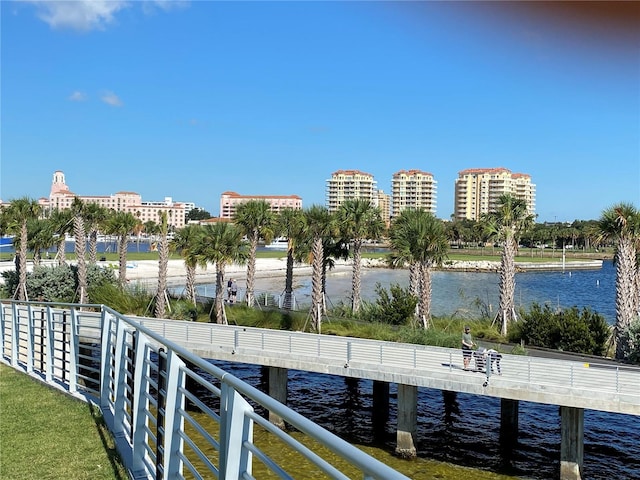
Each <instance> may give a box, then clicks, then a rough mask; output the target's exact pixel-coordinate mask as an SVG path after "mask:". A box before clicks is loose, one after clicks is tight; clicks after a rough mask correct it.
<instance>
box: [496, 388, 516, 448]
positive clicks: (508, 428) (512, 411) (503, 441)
mask: <svg viewBox="0 0 640 480" xmlns="http://www.w3.org/2000/svg"><path fill="white" fill-rule="evenodd" d="M519 406H520V402H519V401H518V400H511V399H509V398H502V399H500V446H501V447H502V449H503V450H512V449H513V448H514V447H515V446H516V444H517V443H518V408H519Z"/></svg>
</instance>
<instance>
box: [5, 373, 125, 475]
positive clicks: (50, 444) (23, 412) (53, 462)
mask: <svg viewBox="0 0 640 480" xmlns="http://www.w3.org/2000/svg"><path fill="white" fill-rule="evenodd" d="M0 406H1V410H2V421H1V422H0V451H1V452H2V462H1V466H0V476H1V477H2V478H4V479H18V478H19V479H23V480H30V479H33V480H41V479H57V478H66V479H70V480H84V479H86V480H89V479H91V480H100V479H105V480H107V479H117V480H125V479H126V478H128V475H127V471H126V469H125V468H124V466H123V465H122V462H121V460H120V458H119V456H118V454H117V452H116V449H115V444H114V441H113V438H112V435H111V433H110V432H109V430H108V429H107V427H106V425H105V423H104V420H103V418H102V415H101V414H100V409H99V408H97V407H96V406H95V405H93V404H91V403H85V402H83V401H81V400H78V399H75V398H73V397H70V396H69V395H67V394H65V393H63V392H59V391H57V390H55V389H53V388H51V387H48V386H45V385H44V384H42V383H40V382H39V381H38V380H36V379H34V378H31V377H29V376H28V375H25V374H24V373H21V372H18V371H17V370H14V369H13V368H11V367H8V366H6V365H3V364H0Z"/></svg>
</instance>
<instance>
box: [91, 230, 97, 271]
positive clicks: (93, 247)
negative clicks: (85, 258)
mask: <svg viewBox="0 0 640 480" xmlns="http://www.w3.org/2000/svg"><path fill="white" fill-rule="evenodd" d="M89 263H91V264H93V265H95V264H96V263H98V231H97V230H91V232H89Z"/></svg>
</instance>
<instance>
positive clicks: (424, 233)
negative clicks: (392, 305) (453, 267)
mask: <svg viewBox="0 0 640 480" xmlns="http://www.w3.org/2000/svg"><path fill="white" fill-rule="evenodd" d="M389 245H390V247H391V250H392V252H391V254H390V262H391V264H392V265H393V266H404V265H406V264H407V263H408V264H409V285H410V290H411V292H412V293H413V294H414V295H417V297H418V299H419V302H418V306H417V310H416V316H417V318H418V319H419V320H421V321H422V326H423V328H425V329H426V328H428V327H429V323H430V321H431V297H432V287H431V270H432V269H433V267H434V266H437V265H442V263H443V262H444V260H445V259H446V258H447V250H448V248H449V240H448V238H447V232H446V230H445V227H444V224H443V223H442V221H441V220H439V219H437V218H436V217H435V216H433V214H432V213H430V212H427V211H426V210H422V209H420V210H415V209H407V210H403V211H402V212H401V214H400V215H399V216H398V217H397V218H396V219H395V220H394V222H393V223H392V225H391V228H390V230H389Z"/></svg>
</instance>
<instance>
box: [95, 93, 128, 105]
mask: <svg viewBox="0 0 640 480" xmlns="http://www.w3.org/2000/svg"><path fill="white" fill-rule="evenodd" d="M100 99H101V100H102V101H103V102H104V103H106V104H107V105H111V106H112V107H121V106H122V105H124V103H123V102H122V100H120V97H118V96H117V95H116V94H115V93H113V92H104V93H103V94H102V95H101V96H100Z"/></svg>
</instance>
